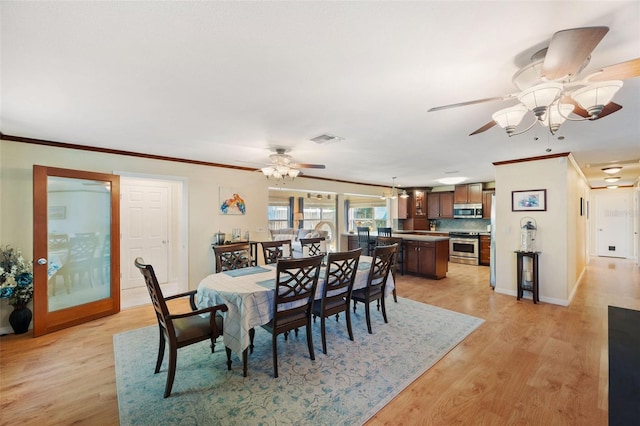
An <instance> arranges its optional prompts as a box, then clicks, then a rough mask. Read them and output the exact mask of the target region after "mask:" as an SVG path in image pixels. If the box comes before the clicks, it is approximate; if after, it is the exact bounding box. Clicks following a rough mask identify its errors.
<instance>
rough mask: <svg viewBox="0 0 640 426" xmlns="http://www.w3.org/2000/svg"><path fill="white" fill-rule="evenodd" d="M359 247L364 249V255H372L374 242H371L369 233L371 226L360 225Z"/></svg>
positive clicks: (358, 230) (358, 229)
mask: <svg viewBox="0 0 640 426" xmlns="http://www.w3.org/2000/svg"><path fill="white" fill-rule="evenodd" d="M357 232H358V247H360V248H361V249H362V254H363V255H364V256H370V254H371V249H372V248H373V244H372V243H371V237H370V235H369V228H367V227H366V226H358V228H357Z"/></svg>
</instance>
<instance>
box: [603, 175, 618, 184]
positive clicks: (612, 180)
mask: <svg viewBox="0 0 640 426" xmlns="http://www.w3.org/2000/svg"><path fill="white" fill-rule="evenodd" d="M619 180H620V177H619V176H611V177H606V178H604V181H605V182H609V183H614V182H617V181H619Z"/></svg>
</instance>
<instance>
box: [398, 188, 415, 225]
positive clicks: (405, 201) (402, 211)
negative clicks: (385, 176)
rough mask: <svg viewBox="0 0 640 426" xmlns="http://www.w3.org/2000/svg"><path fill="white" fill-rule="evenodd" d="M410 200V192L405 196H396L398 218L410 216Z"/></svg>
mask: <svg viewBox="0 0 640 426" xmlns="http://www.w3.org/2000/svg"><path fill="white" fill-rule="evenodd" d="M411 200H412V197H411V194H409V196H408V197H407V198H402V197H398V219H408V218H409V217H410V216H409V213H410V212H409V203H410V202H411Z"/></svg>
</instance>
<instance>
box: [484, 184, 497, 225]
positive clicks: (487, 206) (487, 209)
mask: <svg viewBox="0 0 640 426" xmlns="http://www.w3.org/2000/svg"><path fill="white" fill-rule="evenodd" d="M495 193H496V191H495V190H493V189H491V190H487V191H482V218H483V219H491V196H492V195H493V194H495Z"/></svg>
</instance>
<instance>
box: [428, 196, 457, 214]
mask: <svg viewBox="0 0 640 426" xmlns="http://www.w3.org/2000/svg"><path fill="white" fill-rule="evenodd" d="M427 206H428V209H429V210H428V219H450V218H453V192H450V191H449V192H430V193H429V195H428V197H427Z"/></svg>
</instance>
